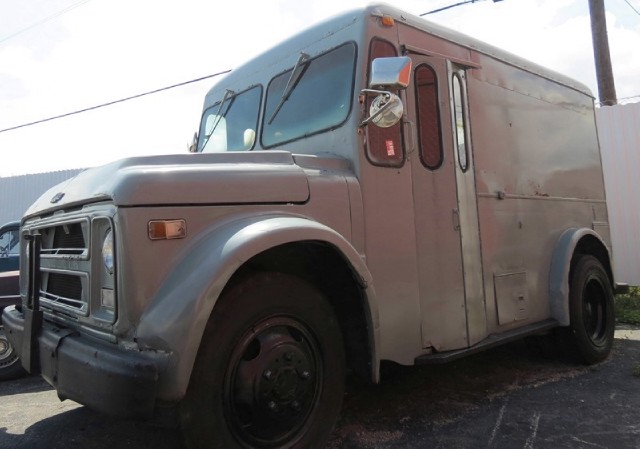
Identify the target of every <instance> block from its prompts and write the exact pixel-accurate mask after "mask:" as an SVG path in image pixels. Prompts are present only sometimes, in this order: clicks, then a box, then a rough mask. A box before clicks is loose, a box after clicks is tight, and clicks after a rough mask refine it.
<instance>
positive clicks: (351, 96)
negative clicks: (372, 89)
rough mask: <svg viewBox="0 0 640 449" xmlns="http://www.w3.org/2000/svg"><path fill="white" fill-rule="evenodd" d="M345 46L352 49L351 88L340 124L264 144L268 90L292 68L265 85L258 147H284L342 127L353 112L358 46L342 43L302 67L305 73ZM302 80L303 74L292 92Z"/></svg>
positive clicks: (353, 43)
mask: <svg viewBox="0 0 640 449" xmlns="http://www.w3.org/2000/svg"><path fill="white" fill-rule="evenodd" d="M346 46H351V47H352V48H353V60H352V64H351V86H350V88H349V90H348V93H347V98H348V101H347V103H348V109H347V112H346V114H345V116H344V118H343V119H342V120H341V121H340V122H337V123H332V124H330V125H328V126H325V127H322V128H319V129H315V130H313V131H311V132H305V133H302V134H300V135H296V136H294V137H292V138H290V139H286V140H283V141H278V142H275V143H272V144H265V140H264V132H265V128H266V127H267V126H271V125H268V124H267V123H266V122H267V115H270V114H268V111H267V107H268V102H269V98H268V96H269V89H270V88H271V86H272V84H273V82H274V81H275V80H276V79H278V78H279V77H281V76H283V75H285V74H288V73H292V71H293V70H294V69H295V66H294V67H289V68H287V69H286V70H283V71H282V72H279V73H277V74H276V75H274V76H273V77H272V78H271V79H270V80H269V83H268V84H267V87H266V89H265V91H264V99H263V103H264V104H263V106H262V109H263V111H262V120H261V126H260V145H261V146H262V148H264V149H271V148H275V147H279V146H282V145H285V144H288V143H291V142H295V141H298V140H301V139H305V138H307V137H311V136H314V135H317V134H321V133H324V132H327V131H331V130H334V129H337V128H340V127H341V126H343V125H344V124H345V123H346V122H347V121H348V120H349V118H350V117H351V114H352V112H353V108H354V106H353V102H354V89H355V84H356V72H357V64H358V44H357V43H356V42H355V41H353V40H348V41H345V42H342V43H340V44H339V45H337V46H335V47H332V48H330V49H328V50H327V51H323V52H322V53H320V54H317V55H315V56H314V57H312V58H309V59H308V60H306V61H305V62H304V65H305V72H306V71H308V70H309V68H310V67H311V66H312V64H313V63H314V61H316V60H317V59H319V58H322V57H323V56H326V55H328V54H330V53H331V52H333V51H335V50H338V49H339V48H341V47H346ZM304 78H305V74H304V73H303V74H302V75H301V76H300V77H299V79H298V80H297V81H298V82H297V83H296V86H294V88H293V90H295V89H297V88H299V86H300V83H301V82H304ZM345 81H347V80H345ZM330 94H331V93H330V92H329V93H327V95H330ZM272 95H273V93H272ZM276 96H277V98H278V101H279V100H280V98H281V96H279V95H276Z"/></svg>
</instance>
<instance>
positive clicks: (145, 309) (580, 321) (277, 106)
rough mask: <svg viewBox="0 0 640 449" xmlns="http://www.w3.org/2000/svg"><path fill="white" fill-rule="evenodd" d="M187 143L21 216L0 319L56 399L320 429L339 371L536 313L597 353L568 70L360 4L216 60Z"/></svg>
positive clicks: (99, 172) (232, 427)
mask: <svg viewBox="0 0 640 449" xmlns="http://www.w3.org/2000/svg"><path fill="white" fill-rule="evenodd" d="M194 151H195V152H196V154H188V153H187V154H183V155H173V156H157V157H136V158H130V159H125V160H121V161H118V162H114V163H112V164H109V165H106V166H103V167H100V168H96V169H92V170H87V171H85V172H83V173H81V174H79V175H78V176H77V177H76V178H74V179H72V180H70V181H68V182H65V183H62V184H60V185H58V186H57V187H55V188H53V189H51V190H49V191H48V192H47V193H45V194H44V195H43V196H42V197H41V198H40V199H39V200H38V201H37V202H36V203H35V204H33V205H32V206H31V207H30V209H28V211H27V212H26V214H25V216H24V218H23V220H22V228H21V229H22V230H21V232H22V239H23V241H24V244H23V245H22V248H23V249H22V251H23V254H22V256H23V258H22V260H23V263H22V265H21V283H22V285H21V294H22V304H21V305H20V306H18V307H15V308H14V307H10V308H8V309H7V310H5V312H4V314H3V323H4V325H5V328H6V329H8V336H9V339H10V340H11V342H12V343H13V345H14V346H15V347H16V348H18V352H19V353H20V356H21V357H22V359H23V364H24V366H25V367H26V368H27V369H28V370H29V371H31V372H32V373H35V372H38V373H40V374H41V375H42V376H43V377H44V378H45V379H46V380H47V381H48V382H49V383H50V384H51V385H53V386H54V387H55V388H56V390H57V392H58V394H59V396H60V398H62V399H66V398H68V399H73V400H75V401H78V402H80V403H82V404H86V405H87V406H89V407H92V408H94V409H97V410H101V411H104V412H108V413H112V414H116V415H119V416H149V415H151V414H152V413H153V411H154V409H158V408H160V407H168V406H175V407H176V409H177V410H178V411H179V416H180V420H181V425H182V428H183V431H184V435H185V440H186V442H187V444H188V446H189V447H207V448H226V449H228V448H234V447H240V448H276V447H278V448H310V447H322V446H323V445H324V441H326V438H327V437H328V435H329V434H330V431H331V429H332V426H333V425H334V422H335V420H336V417H337V416H338V411H339V409H340V405H341V401H342V396H343V383H344V376H345V372H346V371H347V370H349V371H350V372H354V373H356V374H359V375H361V376H363V377H365V378H367V379H370V380H371V381H373V382H377V381H378V380H379V367H380V363H381V361H384V360H389V361H393V362H397V363H400V364H423V363H435V362H442V361H447V360H451V359H454V358H456V357H459V356H462V355H465V354H469V353H473V352H475V351H478V350H481V349H484V348H487V347H490V346H492V345H495V344H498V343H502V342H507V341H510V340H512V339H514V338H518V337H523V336H527V335H534V334H542V333H548V332H552V331H557V333H558V335H559V336H560V337H562V338H563V339H564V341H565V342H566V343H567V344H568V345H569V347H571V348H573V351H574V353H575V354H576V355H577V356H578V357H579V358H580V359H581V360H583V361H584V362H586V363H595V362H598V361H601V360H602V359H604V358H605V357H607V355H608V353H609V351H610V348H611V344H612V339H613V329H614V315H613V308H612V297H613V292H614V289H615V283H614V279H613V276H612V267H611V255H610V236H609V224H608V218H607V205H606V202H605V192H604V188H603V177H602V169H601V163H600V153H599V148H598V138H597V133H596V127H595V124H594V102H593V98H592V96H591V94H590V92H589V91H588V89H587V88H586V87H585V86H583V85H581V84H579V83H577V82H575V81H573V80H571V79H568V78H566V77H564V76H562V75H559V74H557V73H554V72H551V71H549V70H546V69H544V68H542V67H538V66H536V65H535V64H532V63H530V62H527V61H524V60H522V59H520V58H518V57H517V56H514V55H511V54H508V53H505V52H504V51H501V50H499V49H496V48H493V47H491V46H489V45H486V44H483V43H481V42H478V41H476V40H474V39H472V38H470V37H467V36H465V35H462V34H459V33H457V32H454V31H451V30H448V29H445V28H443V27H440V26H437V25H435V24H432V23H429V22H426V21H424V20H422V19H420V18H418V17H414V16H411V15H409V14H407V13H405V12H402V11H398V10H396V9H394V8H392V7H389V6H384V5H377V6H371V7H368V8H365V9H360V10H357V11H352V12H348V13H345V14H342V15H340V16H338V17H335V18H333V19H332V20H329V21H326V22H324V23H322V24H319V25H316V26H313V27H312V28H310V29H308V30H307V31H305V32H303V33H301V34H299V35H297V36H295V37H293V38H291V39H290V40H288V41H286V42H284V43H282V44H281V45H279V46H277V47H275V48H273V49H272V50H270V51H268V52H266V53H264V54H263V55H261V56H259V57H257V58H256V59H254V60H252V61H250V62H248V63H247V64H245V65H243V66H242V67H240V68H238V69H237V70H234V71H233V72H232V73H231V74H229V75H228V76H226V77H225V78H224V79H223V80H221V81H220V82H219V83H218V84H217V85H216V86H214V87H213V88H212V89H211V91H210V92H209V93H208V94H207V96H206V98H205V101H204V112H203V115H202V121H201V125H200V130H199V133H198V138H197V140H196V142H195V144H194ZM556 328H557V329H556Z"/></svg>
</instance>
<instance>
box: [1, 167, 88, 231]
mask: <svg viewBox="0 0 640 449" xmlns="http://www.w3.org/2000/svg"><path fill="white" fill-rule="evenodd" d="M82 170H84V169H74V170H62V171H55V172H48V173H36V174H32V175H20V176H10V177H6V178H0V225H2V224H4V223H7V222H9V221H13V220H19V219H20V218H22V215H23V214H24V212H25V211H26V210H27V208H28V207H29V206H31V204H32V203H33V202H34V201H35V200H36V199H38V198H39V197H40V195H42V194H43V193H44V192H45V191H46V190H48V189H50V188H51V187H53V186H54V185H56V184H58V183H60V182H62V181H66V180H67V179H69V178H72V177H73V176H75V175H77V174H78V173H80V172H81V171H82Z"/></svg>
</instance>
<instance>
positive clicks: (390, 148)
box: [384, 140, 396, 157]
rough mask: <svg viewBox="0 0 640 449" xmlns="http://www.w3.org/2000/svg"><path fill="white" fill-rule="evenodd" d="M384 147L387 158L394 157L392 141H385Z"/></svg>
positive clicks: (394, 150) (394, 151)
mask: <svg viewBox="0 0 640 449" xmlns="http://www.w3.org/2000/svg"><path fill="white" fill-rule="evenodd" d="M384 143H385V145H386V146H387V156H389V157H392V156H395V155H396V149H395V148H394V147H393V140H385V141H384Z"/></svg>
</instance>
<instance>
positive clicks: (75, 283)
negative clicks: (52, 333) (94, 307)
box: [28, 218, 92, 316]
mask: <svg viewBox="0 0 640 449" xmlns="http://www.w3.org/2000/svg"><path fill="white" fill-rule="evenodd" d="M91 226H92V225H91V221H90V220H89V218H74V219H69V220H63V219H58V220H56V221H55V222H53V223H50V224H49V223H47V222H45V223H42V224H36V225H32V226H30V227H29V230H28V232H30V233H32V234H33V233H39V234H40V235H41V239H40V240H41V249H40V274H41V285H40V305H41V306H42V307H43V308H44V309H50V310H58V311H62V312H65V313H66V314H72V315H77V316H87V315H88V313H89V302H90V288H89V286H90V285H91V284H90V279H91V259H90V251H89V247H90V242H91Z"/></svg>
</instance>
